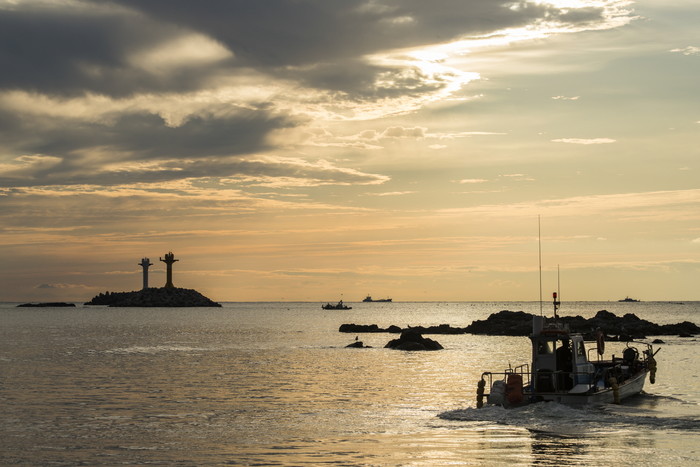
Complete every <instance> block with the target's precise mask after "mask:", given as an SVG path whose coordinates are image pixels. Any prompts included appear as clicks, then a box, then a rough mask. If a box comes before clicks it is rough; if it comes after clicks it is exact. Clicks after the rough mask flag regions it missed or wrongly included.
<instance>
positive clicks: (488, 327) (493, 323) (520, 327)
mask: <svg viewBox="0 0 700 467" xmlns="http://www.w3.org/2000/svg"><path fill="white" fill-rule="evenodd" d="M466 331H467V332H468V333H470V334H487V335H493V336H527V335H529V334H530V333H531V332H532V315H531V314H529V313H525V312H522V311H508V310H501V311H499V312H498V313H493V314H491V316H489V317H488V318H487V319H485V320H477V321H474V322H473V323H472V324H470V325H469V326H467V328H466Z"/></svg>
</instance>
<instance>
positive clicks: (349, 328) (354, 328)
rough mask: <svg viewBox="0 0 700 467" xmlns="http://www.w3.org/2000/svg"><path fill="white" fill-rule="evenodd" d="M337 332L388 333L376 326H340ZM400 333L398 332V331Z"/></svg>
mask: <svg viewBox="0 0 700 467" xmlns="http://www.w3.org/2000/svg"><path fill="white" fill-rule="evenodd" d="M338 331H339V332H389V331H388V330H386V329H382V328H380V327H379V326H377V325H376V324H354V323H352V324H341V325H340V328H339V329H338ZM399 332H400V331H399Z"/></svg>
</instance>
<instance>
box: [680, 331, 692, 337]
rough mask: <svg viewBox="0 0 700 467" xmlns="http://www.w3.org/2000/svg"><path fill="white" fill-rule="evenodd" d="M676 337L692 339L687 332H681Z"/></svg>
mask: <svg viewBox="0 0 700 467" xmlns="http://www.w3.org/2000/svg"><path fill="white" fill-rule="evenodd" d="M678 337H694V336H693V335H692V334H688V333H687V332H682V333H680V334H678Z"/></svg>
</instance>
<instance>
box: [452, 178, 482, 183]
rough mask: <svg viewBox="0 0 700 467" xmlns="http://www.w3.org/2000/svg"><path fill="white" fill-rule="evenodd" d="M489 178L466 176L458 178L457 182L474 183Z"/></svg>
mask: <svg viewBox="0 0 700 467" xmlns="http://www.w3.org/2000/svg"><path fill="white" fill-rule="evenodd" d="M486 182H488V180H486V179H484V178H465V179H462V180H458V181H457V183H463V184H472V183H486Z"/></svg>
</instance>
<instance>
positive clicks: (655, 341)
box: [651, 339, 666, 344]
mask: <svg viewBox="0 0 700 467" xmlns="http://www.w3.org/2000/svg"><path fill="white" fill-rule="evenodd" d="M651 343H652V344H665V343H666V342H664V341H662V340H661V339H654V340H653V341H651Z"/></svg>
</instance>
